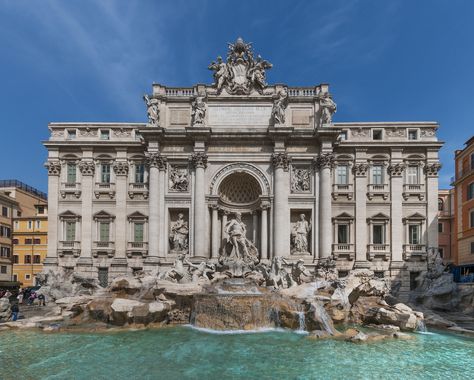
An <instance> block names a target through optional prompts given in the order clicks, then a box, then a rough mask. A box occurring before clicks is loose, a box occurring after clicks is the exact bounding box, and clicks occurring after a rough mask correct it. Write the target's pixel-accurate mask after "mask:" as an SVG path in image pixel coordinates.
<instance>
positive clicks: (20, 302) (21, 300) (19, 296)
mask: <svg viewBox="0 0 474 380" xmlns="http://www.w3.org/2000/svg"><path fill="white" fill-rule="evenodd" d="M23 295H24V294H23V289H20V293H18V296H17V297H16V299H17V300H18V304H19V305H21V304H22V303H23Z"/></svg>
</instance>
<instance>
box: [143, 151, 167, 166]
mask: <svg viewBox="0 0 474 380" xmlns="http://www.w3.org/2000/svg"><path fill="white" fill-rule="evenodd" d="M145 155H146V156H145V163H146V165H147V166H148V167H149V168H158V169H159V170H166V164H167V163H168V159H167V158H166V157H163V156H162V155H161V154H159V153H150V152H147V153H146V154H145Z"/></svg>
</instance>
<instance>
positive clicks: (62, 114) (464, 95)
mask: <svg viewBox="0 0 474 380" xmlns="http://www.w3.org/2000/svg"><path fill="white" fill-rule="evenodd" d="M473 18H474V1H469V0H465V1H459V0H450V1H447V0H446V1H438V0H425V1H421V0H404V1H395V0H390V1H388V0H387V1H380V0H373V1H368V0H367V1H363V0H360V1H349V0H346V1H337V0H332V1H328V0H324V1H319V0H318V1H295V0H293V1H275V0H272V1H255V0H253V1H247V0H239V1H217V0H216V1H193V2H191V1H178V0H173V1H151V0H150V1H146V0H117V1H107V0H101V1H89V0H80V1H79V0H76V1H74V0H69V1H66V0H63V1H26V0H0V68H1V70H0V83H1V91H0V106H1V107H0V128H1V148H0V162H1V163H2V164H1V166H0V178H17V179H20V180H22V181H24V182H26V183H28V184H30V185H32V186H36V187H38V188H39V189H41V190H47V174H46V170H45V169H43V163H44V161H45V159H46V150H45V149H44V147H43V146H42V145H41V143H40V141H41V140H44V139H46V138H47V137H48V129H47V124H48V122H52V121H103V122H110V121H117V122H128V121H130V122H143V121H145V120H146V112H145V109H144V104H143V101H142V99H141V96H142V94H143V93H144V92H149V91H150V90H151V83H152V82H158V83H162V84H166V85H170V86H174V85H176V86H191V85H193V84H195V83H210V82H211V81H212V75H211V72H209V71H208V70H207V65H208V64H209V62H210V61H211V60H213V59H215V57H216V56H217V55H223V54H225V53H226V43H227V42H232V41H234V40H235V39H236V37H238V36H242V37H243V38H244V39H245V40H246V41H251V42H253V43H254V49H255V50H256V52H257V53H259V54H261V55H262V56H263V57H264V58H266V59H268V60H269V61H270V62H272V63H273V64H274V67H273V69H272V70H270V72H269V73H268V81H269V82H270V83H287V84H289V85H314V84H319V83H326V82H327V83H330V86H331V87H330V88H331V91H332V93H333V94H334V98H335V100H336V102H337V103H338V113H337V114H336V116H335V118H334V119H335V121H422V120H423V121H425V120H434V121H438V122H439V123H440V125H441V128H440V130H439V137H440V139H441V140H443V141H445V142H446V144H445V146H444V148H443V149H442V151H441V161H442V163H443V169H442V171H441V175H440V184H441V186H442V187H447V186H448V184H449V178H450V177H451V176H452V172H453V154H454V153H453V152H454V150H455V149H459V148H462V147H463V144H464V142H465V141H466V140H467V139H468V138H469V137H470V136H472V135H473V134H474V127H473V125H474V124H473V121H474V96H473V89H474V44H473V37H474V22H472V20H473Z"/></svg>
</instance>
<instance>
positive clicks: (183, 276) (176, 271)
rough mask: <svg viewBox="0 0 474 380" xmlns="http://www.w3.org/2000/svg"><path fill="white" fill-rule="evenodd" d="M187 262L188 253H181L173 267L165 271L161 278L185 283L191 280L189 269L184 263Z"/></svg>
mask: <svg viewBox="0 0 474 380" xmlns="http://www.w3.org/2000/svg"><path fill="white" fill-rule="evenodd" d="M185 263H186V255H185V254H184V253H180V254H179V255H178V256H177V257H176V260H175V261H174V263H173V267H172V268H171V269H170V270H168V271H166V272H165V273H163V274H162V275H161V278H162V279H164V280H168V281H173V282H180V283H185V282H189V281H190V275H189V271H188V270H187V269H186V267H185V266H184V264H185Z"/></svg>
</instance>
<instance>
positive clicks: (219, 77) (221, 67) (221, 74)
mask: <svg viewBox="0 0 474 380" xmlns="http://www.w3.org/2000/svg"><path fill="white" fill-rule="evenodd" d="M208 69H209V70H212V71H214V74H213V76H214V84H213V85H214V86H216V88H217V93H220V92H221V90H222V86H224V84H225V83H226V82H227V80H228V79H229V70H228V68H227V64H226V63H224V62H223V61H222V57H221V56H218V57H217V62H214V61H213V62H212V63H211V64H210V65H209V67H208Z"/></svg>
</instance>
